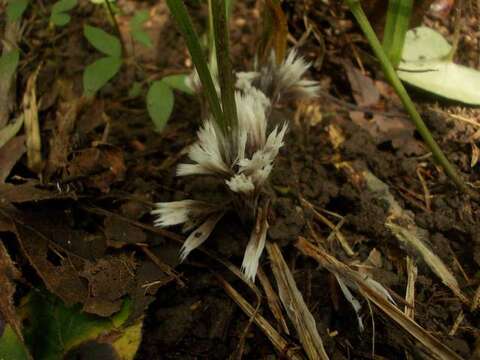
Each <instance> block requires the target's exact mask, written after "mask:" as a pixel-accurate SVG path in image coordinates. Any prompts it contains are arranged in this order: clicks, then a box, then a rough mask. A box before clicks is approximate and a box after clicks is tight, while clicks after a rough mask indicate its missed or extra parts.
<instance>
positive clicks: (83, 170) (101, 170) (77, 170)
mask: <svg viewBox="0 0 480 360" xmlns="http://www.w3.org/2000/svg"><path fill="white" fill-rule="evenodd" d="M67 172H68V174H69V178H70V179H79V180H81V181H82V183H83V184H84V185H85V186H86V187H88V188H95V189H99V190H100V191H102V192H105V193H106V192H108V191H109V190H110V185H111V184H113V183H114V182H116V181H120V180H123V178H124V176H125V172H126V167H125V163H124V158H123V152H122V150H121V149H119V148H117V147H114V146H111V145H106V144H100V145H98V146H96V147H92V148H88V149H85V150H82V151H80V152H78V153H77V154H76V156H75V157H74V159H73V160H72V161H71V162H70V164H69V165H68V166H67Z"/></svg>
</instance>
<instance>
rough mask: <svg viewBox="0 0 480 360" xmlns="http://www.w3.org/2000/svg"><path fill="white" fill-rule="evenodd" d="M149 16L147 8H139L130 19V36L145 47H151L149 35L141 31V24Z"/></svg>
mask: <svg viewBox="0 0 480 360" xmlns="http://www.w3.org/2000/svg"><path fill="white" fill-rule="evenodd" d="M149 18H150V14H149V13H148V11H147V10H140V11H137V12H136V13H135V15H134V16H133V18H132V20H130V32H131V34H132V37H133V39H134V40H135V41H137V42H138V43H140V44H142V45H145V46H147V47H153V43H152V40H151V39H150V36H148V34H147V33H146V32H145V31H143V28H142V26H143V24H144V23H145V21H147V20H148V19H149Z"/></svg>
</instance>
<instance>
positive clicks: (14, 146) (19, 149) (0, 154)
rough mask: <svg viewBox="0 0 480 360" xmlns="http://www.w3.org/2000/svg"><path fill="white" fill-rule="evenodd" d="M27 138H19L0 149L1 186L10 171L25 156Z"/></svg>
mask: <svg viewBox="0 0 480 360" xmlns="http://www.w3.org/2000/svg"><path fill="white" fill-rule="evenodd" d="M25 151H26V147H25V136H24V135H21V136H17V137H14V138H13V139H11V140H10V141H9V142H7V143H6V144H5V145H4V146H2V148H1V149H0V184H2V183H4V182H5V180H6V179H7V177H8V175H9V174H10V171H12V168H13V167H14V166H15V164H16V163H17V161H18V160H20V158H21V157H22V155H23V154H25Z"/></svg>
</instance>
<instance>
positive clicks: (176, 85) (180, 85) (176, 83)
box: [162, 74, 195, 94]
mask: <svg viewBox="0 0 480 360" xmlns="http://www.w3.org/2000/svg"><path fill="white" fill-rule="evenodd" d="M187 79H188V74H178V75H169V76H165V77H164V78H163V79H162V81H163V82H164V83H166V84H167V85H168V86H170V87H171V88H172V89H175V90H179V91H182V92H184V93H187V94H194V93H195V92H194V91H193V90H192V88H191V87H190V86H188V84H187Z"/></svg>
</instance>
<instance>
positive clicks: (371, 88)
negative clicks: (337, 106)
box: [343, 62, 380, 107]
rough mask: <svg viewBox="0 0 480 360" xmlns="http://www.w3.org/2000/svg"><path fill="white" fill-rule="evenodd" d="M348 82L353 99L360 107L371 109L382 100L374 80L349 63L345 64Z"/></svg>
mask: <svg viewBox="0 0 480 360" xmlns="http://www.w3.org/2000/svg"><path fill="white" fill-rule="evenodd" d="M343 66H344V68H345V71H346V72H347V77H348V80H349V81H350V86H351V88H352V92H353V98H354V99H355V102H356V103H357V105H358V106H361V107H369V106H373V105H376V104H377V103H378V101H379V100H380V93H379V92H378V90H377V88H376V87H375V83H374V82H373V80H372V79H371V78H369V77H367V76H365V75H363V74H362V72H361V71H360V70H358V69H357V68H355V67H354V66H353V65H352V64H351V63H349V62H343Z"/></svg>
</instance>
